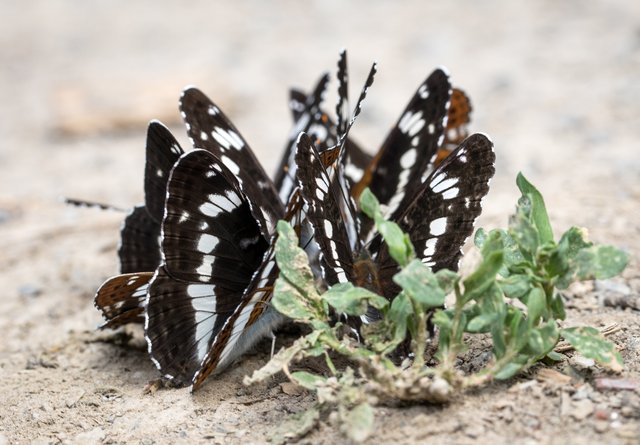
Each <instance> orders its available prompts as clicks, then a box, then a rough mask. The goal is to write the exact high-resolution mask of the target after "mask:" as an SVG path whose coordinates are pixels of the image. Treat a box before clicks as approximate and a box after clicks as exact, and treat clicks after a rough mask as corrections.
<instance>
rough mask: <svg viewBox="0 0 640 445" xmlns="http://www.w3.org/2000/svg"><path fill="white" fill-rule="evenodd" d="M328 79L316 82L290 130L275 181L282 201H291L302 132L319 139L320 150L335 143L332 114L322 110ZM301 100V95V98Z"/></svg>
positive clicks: (323, 78) (323, 77)
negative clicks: (296, 156) (299, 136)
mask: <svg viewBox="0 0 640 445" xmlns="http://www.w3.org/2000/svg"><path fill="white" fill-rule="evenodd" d="M328 82H329V75H328V74H324V75H323V76H322V77H321V78H320V80H319V81H318V83H317V84H316V86H315V88H314V90H313V92H312V93H311V94H310V95H309V96H305V98H304V102H303V105H302V108H301V111H300V112H299V116H298V118H297V119H296V120H295V123H294V126H293V129H292V130H291V133H290V134H289V139H288V140H287V145H286V148H285V152H284V154H283V156H282V160H281V161H280V166H279V167H278V170H277V171H276V177H275V181H274V182H275V185H276V188H277V189H278V193H279V196H280V199H281V200H282V202H289V197H290V196H291V193H292V192H293V189H294V188H295V187H296V180H295V178H296V169H297V165H296V163H295V148H296V141H297V140H298V135H299V134H300V132H306V133H309V134H311V135H313V137H314V138H315V139H316V141H317V143H318V145H319V146H320V147H322V148H321V150H322V149H323V148H324V147H327V146H329V145H331V144H334V143H335V130H334V128H333V123H332V122H331V121H330V119H329V117H328V116H327V115H326V114H325V113H323V112H322V110H321V109H320V105H321V104H322V101H323V100H324V96H325V94H326V90H327V84H328ZM298 100H302V98H300V97H299V98H298Z"/></svg>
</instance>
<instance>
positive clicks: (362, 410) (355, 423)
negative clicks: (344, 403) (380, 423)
mask: <svg viewBox="0 0 640 445" xmlns="http://www.w3.org/2000/svg"><path fill="white" fill-rule="evenodd" d="M374 418H375V416H374V412H373V408H372V407H371V405H369V404H368V403H361V404H359V405H356V406H355V407H353V408H352V409H351V410H349V411H348V412H347V413H346V414H345V416H344V418H343V419H342V420H343V422H344V424H343V427H344V428H345V430H346V431H345V432H346V434H347V436H348V437H349V438H350V439H351V440H353V441H354V442H356V443H360V442H364V441H365V440H366V439H367V438H368V437H369V436H371V434H372V433H373V429H374V422H373V421H374Z"/></svg>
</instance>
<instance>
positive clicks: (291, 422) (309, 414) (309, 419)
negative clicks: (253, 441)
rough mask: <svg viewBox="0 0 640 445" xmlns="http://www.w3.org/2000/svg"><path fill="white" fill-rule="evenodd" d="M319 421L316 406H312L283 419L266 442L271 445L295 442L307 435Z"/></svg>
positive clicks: (318, 411) (318, 412)
mask: <svg viewBox="0 0 640 445" xmlns="http://www.w3.org/2000/svg"><path fill="white" fill-rule="evenodd" d="M319 420H320V410H319V409H318V407H317V406H312V407H311V408H309V409H308V410H306V411H302V412H301V413H296V414H293V415H291V416H289V417H287V418H285V419H284V420H283V421H282V422H280V423H279V424H278V426H277V427H275V429H274V430H273V431H272V432H271V433H270V434H269V437H268V440H269V442H270V443H271V444H272V445H283V444H285V443H289V442H291V441H296V440H297V439H300V438H301V437H304V436H305V435H306V434H307V433H309V432H310V431H311V430H312V429H313V428H314V427H315V426H316V424H317V423H318V421H319Z"/></svg>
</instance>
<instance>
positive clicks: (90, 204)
mask: <svg viewBox="0 0 640 445" xmlns="http://www.w3.org/2000/svg"><path fill="white" fill-rule="evenodd" d="M62 202H64V203H65V204H67V205H71V206H74V207H87V208H94V209H100V210H113V211H115V212H123V213H124V212H126V210H125V209H123V208H120V207H116V206H114V205H111V204H103V203H101V202H95V201H85V200H84V199H75V198H67V197H62Z"/></svg>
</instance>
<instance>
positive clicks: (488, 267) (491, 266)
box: [463, 251, 503, 302]
mask: <svg viewBox="0 0 640 445" xmlns="http://www.w3.org/2000/svg"><path fill="white" fill-rule="evenodd" d="M502 259H503V254H502V252H501V251H496V252H492V253H490V254H489V255H488V256H487V257H485V258H484V259H483V261H482V263H481V264H480V265H479V266H478V268H477V269H476V270H475V272H473V273H472V274H471V275H469V276H468V277H467V279H465V280H464V281H463V284H464V295H463V300H464V302H468V301H471V300H473V299H477V298H479V297H481V296H482V294H483V293H484V292H486V291H487V290H488V289H489V288H490V287H491V286H493V285H494V284H495V281H496V275H497V274H498V271H499V270H500V268H501V267H502Z"/></svg>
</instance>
